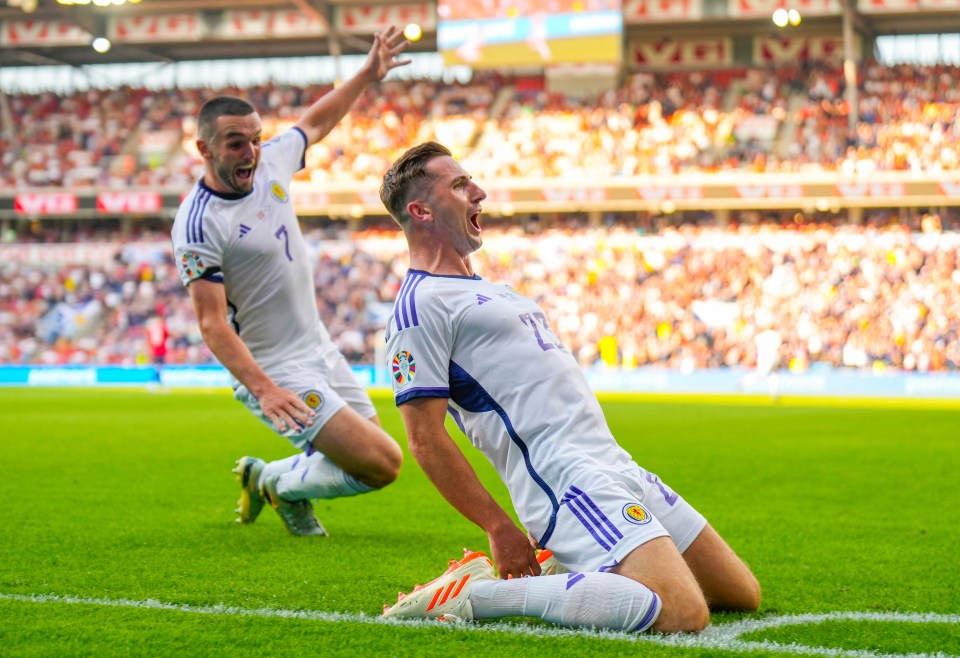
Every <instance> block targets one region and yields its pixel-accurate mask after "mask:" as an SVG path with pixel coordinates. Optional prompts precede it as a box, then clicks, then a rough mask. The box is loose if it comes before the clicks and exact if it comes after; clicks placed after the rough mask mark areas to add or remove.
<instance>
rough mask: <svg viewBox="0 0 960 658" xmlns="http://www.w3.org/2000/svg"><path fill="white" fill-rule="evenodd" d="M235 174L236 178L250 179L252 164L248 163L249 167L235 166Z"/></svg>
mask: <svg viewBox="0 0 960 658" xmlns="http://www.w3.org/2000/svg"><path fill="white" fill-rule="evenodd" d="M236 176H237V179H238V180H242V181H246V180H250V177H251V176H253V165H250V166H249V167H237V168H236Z"/></svg>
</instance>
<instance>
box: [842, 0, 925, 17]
mask: <svg viewBox="0 0 960 658" xmlns="http://www.w3.org/2000/svg"><path fill="white" fill-rule="evenodd" d="M857 8H858V9H859V10H860V11H861V12H863V13H864V14H882V13H886V12H903V11H917V9H919V8H920V2H919V0H860V1H859V2H858V3H857Z"/></svg>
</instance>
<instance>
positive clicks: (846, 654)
mask: <svg viewBox="0 0 960 658" xmlns="http://www.w3.org/2000/svg"><path fill="white" fill-rule="evenodd" d="M0 600H6V601H20V602H24V603H65V604H73V605H93V606H105V607H116V608H141V609H148V610H164V611H171V612H185V613H192V614H205V615H236V616H243V617H268V618H279V619H305V620H312V621H323V622H334V623H353V624H382V625H390V626H412V627H423V628H432V629H443V630H457V631H470V632H482V633H488V632H498V633H510V634H514V635H535V636H540V637H572V636H578V637H589V638H596V639H602V640H615V641H621V642H643V643H649V644H658V645H662V646H670V647H683V648H690V649H713V650H717V649H719V650H727V651H747V652H756V651H765V652H771V653H782V654H789V655H808V656H831V657H836V658H955V657H954V656H950V655H948V654H944V653H941V652H938V653H933V654H929V653H909V654H887V653H876V652H872V651H866V650H849V649H837V648H832V647H817V646H807V645H801V644H795V643H791V644H781V643H779V642H770V641H765V640H761V641H747V640H741V639H739V638H740V636H741V635H745V634H747V633H754V632H757V631H762V630H765V629H768V628H779V627H782V626H797V625H808V624H819V623H822V622H825V621H872V622H896V623H914V624H960V615H945V614H937V613H905V612H830V613H823V614H799V615H781V616H777V617H767V618H764V619H745V620H742V621H737V622H732V623H729V624H722V625H718V626H711V627H710V628H708V629H706V630H705V631H704V632H703V633H700V634H698V635H692V634H678V635H643V634H636V633H626V632H618V631H605V630H592V629H586V628H559V627H549V626H527V625H519V624H510V623H487V624H456V623H449V624H443V623H438V622H436V621H432V620H407V619H390V620H387V619H383V618H382V617H374V616H370V615H366V614H363V613H346V612H321V611H315V610H283V609H277V608H252V609H250V608H238V607H236V606H229V605H223V604H217V605H207V606H195V605H188V604H185V603H164V602H162V601H157V600H154V599H147V600H144V601H135V600H132V599H104V598H85V597H80V596H59V595H55V594H7V593H3V592H0Z"/></svg>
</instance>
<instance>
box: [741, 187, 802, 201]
mask: <svg viewBox="0 0 960 658" xmlns="http://www.w3.org/2000/svg"><path fill="white" fill-rule="evenodd" d="M734 192H735V193H736V195H737V196H738V197H739V198H741V199H754V200H755V199H802V198H803V196H804V189H803V185H791V184H785V185H784V184H773V185H735V186H734Z"/></svg>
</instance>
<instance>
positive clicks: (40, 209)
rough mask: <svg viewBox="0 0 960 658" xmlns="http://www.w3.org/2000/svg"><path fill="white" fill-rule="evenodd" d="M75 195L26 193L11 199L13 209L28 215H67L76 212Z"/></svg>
mask: <svg viewBox="0 0 960 658" xmlns="http://www.w3.org/2000/svg"><path fill="white" fill-rule="evenodd" d="M78 205H79V201H78V198H77V195H76V194H68V193H64V192H28V193H24V194H18V195H17V196H15V197H14V198H13V209H14V211H16V212H18V213H24V214H28V215H69V214H72V213H75V212H76V211H77V207H78Z"/></svg>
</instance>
